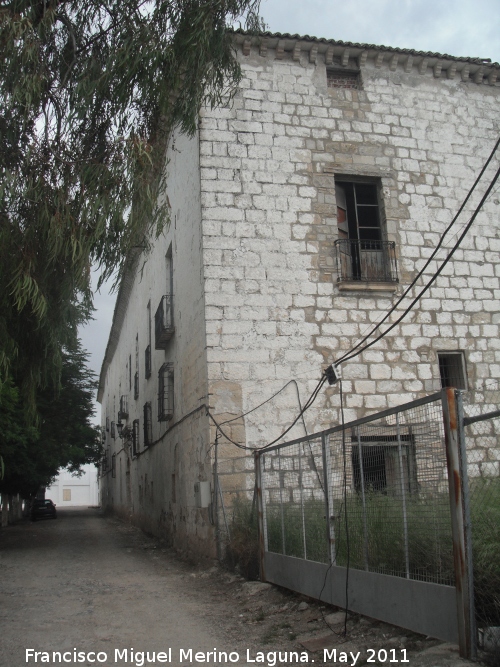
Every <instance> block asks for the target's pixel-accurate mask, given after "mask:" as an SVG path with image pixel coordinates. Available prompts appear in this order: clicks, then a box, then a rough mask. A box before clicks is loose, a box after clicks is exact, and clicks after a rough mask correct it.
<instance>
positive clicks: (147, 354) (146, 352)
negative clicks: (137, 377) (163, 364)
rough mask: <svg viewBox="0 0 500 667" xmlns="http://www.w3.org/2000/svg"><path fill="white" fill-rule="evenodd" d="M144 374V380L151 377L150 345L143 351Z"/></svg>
mask: <svg viewBox="0 0 500 667" xmlns="http://www.w3.org/2000/svg"><path fill="white" fill-rule="evenodd" d="M144 374H145V376H146V380H147V379H148V378H150V377H151V345H148V346H147V348H146V349H145V350H144Z"/></svg>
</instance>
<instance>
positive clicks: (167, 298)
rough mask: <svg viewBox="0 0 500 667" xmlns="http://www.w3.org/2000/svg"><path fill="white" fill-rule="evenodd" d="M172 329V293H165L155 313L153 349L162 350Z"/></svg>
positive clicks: (172, 331) (170, 335)
mask: <svg viewBox="0 0 500 667" xmlns="http://www.w3.org/2000/svg"><path fill="white" fill-rule="evenodd" d="M174 331H175V328H174V309H173V295H172V294H165V295H163V296H162V298H161V299H160V304H159V306H158V308H157V310H156V313H155V349H156V350H164V349H165V348H166V347H167V344H168V341H169V340H170V339H171V338H172V336H173V335H174Z"/></svg>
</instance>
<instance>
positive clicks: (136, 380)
mask: <svg viewBox="0 0 500 667" xmlns="http://www.w3.org/2000/svg"><path fill="white" fill-rule="evenodd" d="M134 398H135V400H137V399H138V398H139V371H136V372H135V375H134Z"/></svg>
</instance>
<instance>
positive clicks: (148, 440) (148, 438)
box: [143, 401, 153, 447]
mask: <svg viewBox="0 0 500 667" xmlns="http://www.w3.org/2000/svg"><path fill="white" fill-rule="evenodd" d="M143 422H144V424H143V425H144V447H149V446H150V445H152V444H153V411H152V410H151V403H150V402H149V401H148V402H147V403H144V420H143Z"/></svg>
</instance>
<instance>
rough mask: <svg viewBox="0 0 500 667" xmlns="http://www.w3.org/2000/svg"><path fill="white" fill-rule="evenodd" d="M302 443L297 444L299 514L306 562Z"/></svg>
mask: <svg viewBox="0 0 500 667" xmlns="http://www.w3.org/2000/svg"><path fill="white" fill-rule="evenodd" d="M301 447H302V443H301V442H299V485H300V514H301V516H302V538H303V542H304V559H305V560H307V543H306V520H305V517H304V484H303V479H302V454H301Z"/></svg>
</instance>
